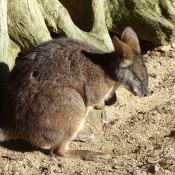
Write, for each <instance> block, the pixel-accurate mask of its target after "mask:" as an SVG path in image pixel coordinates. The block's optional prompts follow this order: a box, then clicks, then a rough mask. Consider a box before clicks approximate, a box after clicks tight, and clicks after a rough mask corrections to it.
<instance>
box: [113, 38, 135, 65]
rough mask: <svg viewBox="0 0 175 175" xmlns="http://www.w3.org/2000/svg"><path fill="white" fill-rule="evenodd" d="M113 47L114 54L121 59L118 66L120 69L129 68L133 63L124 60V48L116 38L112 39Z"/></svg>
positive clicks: (129, 60) (127, 59) (126, 59)
mask: <svg viewBox="0 0 175 175" xmlns="http://www.w3.org/2000/svg"><path fill="white" fill-rule="evenodd" d="M113 45H114V49H115V52H116V53H117V55H118V56H119V57H120V58H122V59H121V63H120V66H121V67H128V66H130V65H131V64H132V62H133V61H132V60H131V59H129V58H126V55H125V48H124V46H123V45H122V42H121V41H120V40H119V39H118V38H117V37H116V36H114V37H113Z"/></svg>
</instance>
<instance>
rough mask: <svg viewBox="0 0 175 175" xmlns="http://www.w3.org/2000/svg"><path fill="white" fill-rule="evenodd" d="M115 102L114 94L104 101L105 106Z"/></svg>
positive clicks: (115, 96)
mask: <svg viewBox="0 0 175 175" xmlns="http://www.w3.org/2000/svg"><path fill="white" fill-rule="evenodd" d="M116 102H117V95H116V93H114V94H113V96H112V97H111V98H109V99H107V100H105V106H111V105H113V104H115V103H116Z"/></svg>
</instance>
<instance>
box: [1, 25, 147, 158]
mask: <svg viewBox="0 0 175 175" xmlns="http://www.w3.org/2000/svg"><path fill="white" fill-rule="evenodd" d="M113 45H114V49H115V50H114V51H113V52H112V53H106V52H103V51H101V50H99V49H97V48H95V47H93V46H90V45H88V44H86V43H84V42H80V41H76V40H74V39H66V38H60V39H53V40H51V41H48V42H45V43H43V44H41V45H40V46H38V47H36V48H35V49H34V50H32V51H31V52H30V53H28V54H27V55H26V56H25V57H24V59H23V60H22V61H21V62H20V63H19V64H18V65H16V66H15V67H14V68H13V70H12V72H11V73H10V76H9V78H8V80H7V83H6V87H5V96H4V107H3V115H2V117H1V121H0V127H1V129H0V141H5V140H8V139H17V138H21V139H24V140H27V141H28V142H30V143H31V144H32V145H34V146H36V147H43V146H46V145H50V154H56V155H60V156H64V157H79V158H83V159H86V160H98V159H109V158H110V157H111V156H110V155H109V154H105V153H100V152H94V151H89V150H69V149H68V144H69V142H70V141H71V140H73V139H76V138H79V139H80V140H81V139H82V140H84V139H86V137H87V139H88V138H90V137H92V135H90V134H80V133H78V132H79V131H80V130H81V128H82V126H83V124H84V120H85V117H86V115H87V113H88V111H89V109H90V108H95V109H102V108H103V107H104V106H105V104H109V105H110V104H111V102H110V99H113V100H112V103H114V102H115V100H116V95H115V92H116V89H117V88H118V86H120V85H123V86H124V87H126V88H127V89H128V90H129V91H130V92H132V93H133V94H134V95H138V96H140V97H144V96H147V95H148V74H147V69H146V66H145V63H144V61H143V59H142V56H141V51H140V45H139V41H138V38H137V35H136V33H135V32H134V30H133V29H132V28H130V27H127V28H125V30H124V31H123V34H122V37H121V40H119V39H118V38H117V37H116V36H114V38H113Z"/></svg>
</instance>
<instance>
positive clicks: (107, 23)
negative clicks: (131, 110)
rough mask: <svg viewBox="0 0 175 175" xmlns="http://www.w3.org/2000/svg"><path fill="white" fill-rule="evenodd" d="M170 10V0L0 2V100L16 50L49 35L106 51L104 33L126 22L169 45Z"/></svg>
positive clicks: (173, 7)
mask: <svg viewBox="0 0 175 175" xmlns="http://www.w3.org/2000/svg"><path fill="white" fill-rule="evenodd" d="M7 9H8V11H7ZM174 11H175V2H174V1H172V0H149V1H148V0H147V1H146V0H142V1H135V0H81V1H79V0H60V1H58V0H20V1H19V0H8V8H7V0H0V45H1V46H0V83H1V84H0V88H1V89H0V98H1V99H2V93H3V85H4V81H5V79H6V76H7V74H8V72H9V70H11V69H12V67H13V65H14V62H15V58H16V57H17V55H18V53H19V52H22V53H26V52H28V51H29V50H31V49H32V48H33V47H36V46H37V45H39V44H40V43H42V42H44V41H48V40H50V39H51V38H52V37H51V34H53V33H54V34H57V35H59V36H67V37H70V38H74V39H78V40H82V41H84V42H87V43H89V44H91V45H94V46H95V47H97V48H100V49H101V50H104V51H106V52H110V51H112V50H113V45H112V41H111V38H110V36H109V31H110V32H113V33H116V34H121V32H122V31H123V29H124V28H125V27H126V26H131V27H132V28H134V30H135V31H136V33H137V34H138V36H139V38H140V39H145V40H148V41H152V42H153V43H156V44H160V45H162V44H170V43H174V42H175V14H174ZM0 106H2V100H1V103H0ZM96 114H97V113H96ZM93 115H94V114H93ZM97 115H98V114H97Z"/></svg>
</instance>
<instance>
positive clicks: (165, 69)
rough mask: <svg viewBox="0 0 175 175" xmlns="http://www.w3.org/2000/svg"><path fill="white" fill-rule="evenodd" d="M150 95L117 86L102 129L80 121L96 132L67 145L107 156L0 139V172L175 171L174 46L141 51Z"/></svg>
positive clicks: (100, 173) (163, 174) (1, 174)
mask: <svg viewBox="0 0 175 175" xmlns="http://www.w3.org/2000/svg"><path fill="white" fill-rule="evenodd" d="M144 59H145V62H146V65H147V67H148V72H149V87H150V92H151V93H150V95H149V96H148V97H146V98H139V97H135V96H133V95H131V94H130V93H129V92H127V91H126V90H125V89H124V88H122V87H121V88H119V89H118V92H117V95H118V102H117V103H116V104H115V105H113V106H110V107H105V109H106V114H107V117H106V119H105V121H103V120H102V129H98V130H97V129H96V128H95V127H94V126H93V125H91V124H90V122H88V121H87V122H86V125H85V127H84V129H83V131H84V132H91V133H94V134H95V135H96V138H95V139H93V140H90V141H88V142H71V144H70V148H71V149H88V150H94V151H102V152H105V153H109V154H111V155H112V156H113V158H112V159H110V160H101V161H97V162H94V161H85V160H81V159H71V158H63V157H54V156H50V155H47V154H46V153H45V150H44V149H35V148H32V147H31V146H30V145H29V144H28V143H26V142H24V141H20V140H17V141H9V142H4V143H1V144H0V175H4V174H9V175H12V174H14V175H16V174H20V175H26V174H33V175H37V174H43V175H45V174H49V175H50V174H65V175H66V174H69V175H80V174H92V175H93V174H95V175H103V174H104V175H106V174H109V175H110V174H111V175H113V174H115V175H117V174H119V175H120V174H126V175H129V174H134V175H147V174H159V175H166V174H167V175H168V174H172V175H173V174H175V49H172V50H170V51H169V52H167V53H166V52H158V53H157V54H156V52H155V51H149V52H147V54H145V55H144Z"/></svg>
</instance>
